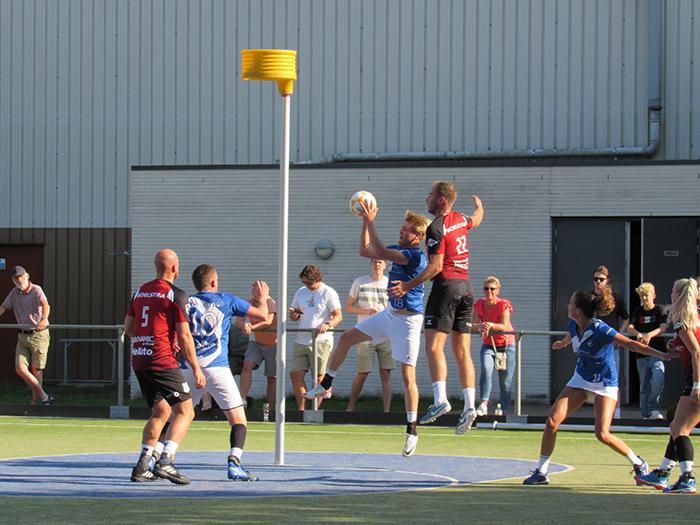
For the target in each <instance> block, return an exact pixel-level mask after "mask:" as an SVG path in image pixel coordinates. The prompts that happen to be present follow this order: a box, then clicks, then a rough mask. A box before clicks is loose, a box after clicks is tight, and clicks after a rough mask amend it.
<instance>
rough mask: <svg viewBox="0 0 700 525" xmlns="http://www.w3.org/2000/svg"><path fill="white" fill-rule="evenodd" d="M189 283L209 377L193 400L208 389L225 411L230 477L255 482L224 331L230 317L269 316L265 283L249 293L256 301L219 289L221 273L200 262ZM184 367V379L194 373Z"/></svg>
mask: <svg viewBox="0 0 700 525" xmlns="http://www.w3.org/2000/svg"><path fill="white" fill-rule="evenodd" d="M192 282H193V283H194V286H195V288H196V289H197V293H196V294H194V295H191V296H190V297H189V301H188V305H187V314H188V317H189V324H190V330H191V331H192V337H193V338H194V343H195V349H196V351H197V360H198V361H199V365H200V367H201V368H202V372H203V373H204V376H205V377H206V379H207V385H206V387H205V388H203V389H202V390H197V391H196V396H195V393H194V392H193V396H192V400H193V402H194V403H195V404H196V403H198V402H199V400H200V399H201V397H202V394H204V392H209V393H210V394H211V395H212V397H213V398H214V399H215V400H216V402H217V404H218V405H219V407H220V408H221V409H222V410H223V412H224V415H225V416H226V419H227V420H228V422H229V424H230V425H231V435H230V439H229V441H230V444H231V450H230V452H229V456H228V477H229V479H231V480H234V481H257V478H256V477H255V476H253V475H252V474H250V472H248V471H247V470H245V469H244V468H243V467H241V456H242V455H243V446H244V445H245V439H246V434H247V429H248V420H247V418H246V415H245V410H244V409H243V400H242V399H241V394H240V392H239V391H238V386H236V382H235V381H234V380H233V374H232V373H231V368H230V367H229V363H228V334H229V329H230V328H231V318H232V317H234V316H237V317H249V318H251V319H252V320H254V321H262V320H264V319H266V318H267V314H268V312H267V298H268V294H269V290H268V287H267V284H265V283H264V282H262V281H256V283H255V284H254V285H253V296H254V297H255V298H256V299H258V304H259V305H260V306H258V307H256V306H252V305H251V304H250V303H249V302H248V301H244V300H243V299H241V298H239V297H236V296H235V295H232V294H228V293H218V286H219V277H218V275H217V273H216V269H215V268H214V267H213V266H211V265H209V264H201V265H199V266H198V267H197V268H195V270H194V272H192ZM182 372H183V374H184V375H185V378H186V379H187V381H190V378H191V377H194V375H193V372H192V370H191V368H190V367H189V366H188V365H187V363H184V364H183V365H182Z"/></svg>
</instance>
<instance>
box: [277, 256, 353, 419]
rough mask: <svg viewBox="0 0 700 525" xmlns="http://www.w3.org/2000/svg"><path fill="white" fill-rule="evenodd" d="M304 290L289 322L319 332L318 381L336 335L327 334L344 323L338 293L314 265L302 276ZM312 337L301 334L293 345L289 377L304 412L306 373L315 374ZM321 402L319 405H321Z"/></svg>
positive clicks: (293, 300) (298, 296)
mask: <svg viewBox="0 0 700 525" xmlns="http://www.w3.org/2000/svg"><path fill="white" fill-rule="evenodd" d="M299 278H300V279H301V282H302V283H303V285H304V286H302V287H301V288H299V289H298V290H297V291H296V293H295V294H294V298H293V299H292V307H291V308H290V309H289V320H290V321H293V322H297V321H299V328H301V329H307V330H313V331H315V332H316V334H317V335H316V345H317V350H318V360H317V364H318V374H319V375H318V381H320V380H321V379H322V378H323V374H325V373H326V363H327V362H328V358H329V357H330V355H331V351H332V350H333V332H329V331H328V330H330V329H332V328H335V327H336V326H338V324H339V323H340V322H341V321H342V320H343V312H342V310H341V305H340V298H339V297H338V293H337V292H336V291H335V290H334V289H333V288H331V287H330V286H328V285H327V284H326V283H324V282H323V274H322V273H321V270H319V269H318V268H317V267H316V266H314V265H313V264H309V265H306V266H305V267H304V269H303V270H302V271H301V273H300V274H299ZM313 355H314V348H313V336H312V334H311V333H309V332H299V334H298V335H297V338H296V340H295V341H294V350H293V352H292V362H291V364H290V367H289V368H290V372H289V377H290V379H291V380H292V388H293V389H294V396H295V397H296V400H297V408H298V409H299V410H304V408H305V405H306V401H305V399H304V398H303V397H302V396H303V394H304V393H305V392H306V381H305V380H304V376H305V375H306V372H308V371H309V370H311V371H312V372H313ZM325 397H326V399H327V398H329V397H330V391H329V392H327V393H326V396H325ZM320 401H321V400H319V405H320Z"/></svg>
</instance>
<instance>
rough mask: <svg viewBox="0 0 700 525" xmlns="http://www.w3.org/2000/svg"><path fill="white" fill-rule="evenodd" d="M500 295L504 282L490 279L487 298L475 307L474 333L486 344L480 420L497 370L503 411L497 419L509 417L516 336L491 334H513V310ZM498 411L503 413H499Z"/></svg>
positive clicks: (485, 284)
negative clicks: (510, 332) (511, 319)
mask: <svg viewBox="0 0 700 525" xmlns="http://www.w3.org/2000/svg"><path fill="white" fill-rule="evenodd" d="M500 291H501V282H500V281H499V280H498V279H497V278H496V277H488V278H487V279H486V281H484V296H485V297H486V298H485V299H479V300H478V301H477V302H476V303H474V320H473V321H472V331H473V332H479V334H480V335H481V338H482V339H483V341H484V342H483V344H482V345H481V380H480V382H479V394H480V399H481V402H480V403H479V406H478V407H477V408H476V415H477V416H485V415H486V414H488V405H489V397H490V396H491V376H492V374H493V369H494V366H495V368H496V370H498V384H499V387H500V397H499V401H500V408H497V409H496V415H497V416H500V415H503V414H507V413H508V407H509V406H510V396H511V388H510V387H511V383H512V382H513V372H514V371H515V336H514V335H513V334H493V333H491V332H492V331H495V332H508V331H512V330H513V325H512V324H511V322H510V315H511V314H512V313H513V306H512V305H511V304H510V301H509V300H508V299H501V298H500V297H498V294H499V293H500ZM499 410H500V411H501V413H498V412H499Z"/></svg>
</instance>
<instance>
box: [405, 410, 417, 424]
mask: <svg viewBox="0 0 700 525" xmlns="http://www.w3.org/2000/svg"><path fill="white" fill-rule="evenodd" d="M417 420H418V412H406V421H408V422H409V423H411V422H415V421H417Z"/></svg>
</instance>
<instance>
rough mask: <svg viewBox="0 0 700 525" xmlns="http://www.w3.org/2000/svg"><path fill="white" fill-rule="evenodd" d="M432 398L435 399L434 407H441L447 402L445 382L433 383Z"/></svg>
mask: <svg viewBox="0 0 700 525" xmlns="http://www.w3.org/2000/svg"><path fill="white" fill-rule="evenodd" d="M433 398H434V399H435V405H436V406H437V405H441V404H442V403H445V402H446V401H447V382H446V381H435V382H434V383H433Z"/></svg>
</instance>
